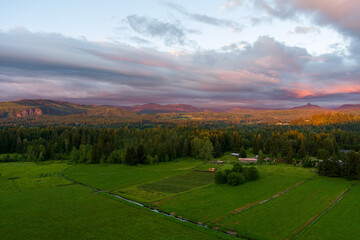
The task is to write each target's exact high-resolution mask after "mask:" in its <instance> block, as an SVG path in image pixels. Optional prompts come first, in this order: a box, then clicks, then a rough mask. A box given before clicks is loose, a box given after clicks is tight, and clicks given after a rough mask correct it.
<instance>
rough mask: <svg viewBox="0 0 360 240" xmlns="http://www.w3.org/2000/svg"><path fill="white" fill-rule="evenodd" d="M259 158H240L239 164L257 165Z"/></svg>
mask: <svg viewBox="0 0 360 240" xmlns="http://www.w3.org/2000/svg"><path fill="white" fill-rule="evenodd" d="M257 160H258V156H255V157H253V158H239V159H238V161H239V163H257Z"/></svg>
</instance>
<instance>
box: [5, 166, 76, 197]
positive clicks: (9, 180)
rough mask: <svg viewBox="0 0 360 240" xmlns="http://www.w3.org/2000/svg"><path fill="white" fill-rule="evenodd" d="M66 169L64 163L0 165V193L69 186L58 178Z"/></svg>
mask: <svg viewBox="0 0 360 240" xmlns="http://www.w3.org/2000/svg"><path fill="white" fill-rule="evenodd" d="M68 167H69V165H67V164H65V163H42V164H35V163H33V162H20V163H18V162H16V163H0V174H1V175H0V193H1V192H19V191H22V190H25V189H36V188H41V187H55V186H57V185H65V184H71V182H70V181H68V180H66V179H64V178H62V177H59V176H61V175H62V172H63V171H64V170H65V169H66V168H68Z"/></svg>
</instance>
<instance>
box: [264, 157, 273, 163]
mask: <svg viewBox="0 0 360 240" xmlns="http://www.w3.org/2000/svg"><path fill="white" fill-rule="evenodd" d="M271 161H272V159H271V158H270V157H267V158H265V159H264V162H271Z"/></svg>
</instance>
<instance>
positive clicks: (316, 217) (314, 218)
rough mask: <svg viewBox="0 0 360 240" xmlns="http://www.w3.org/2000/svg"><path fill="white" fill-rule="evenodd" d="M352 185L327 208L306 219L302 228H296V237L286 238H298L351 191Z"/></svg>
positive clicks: (293, 239)
mask: <svg viewBox="0 0 360 240" xmlns="http://www.w3.org/2000/svg"><path fill="white" fill-rule="evenodd" d="M350 189H351V187H349V188H347V189H346V190H345V191H343V192H342V193H340V195H339V196H337V197H336V198H335V199H334V200H333V201H332V202H331V203H329V204H328V205H327V206H326V208H325V209H324V210H322V211H320V212H318V213H317V214H315V215H314V216H312V217H311V218H310V219H309V220H307V221H306V223H305V224H303V225H302V226H301V227H300V228H298V229H296V230H295V231H294V234H296V235H295V236H294V237H288V238H286V240H290V239H291V240H295V239H297V238H298V237H299V236H300V235H301V234H302V233H303V232H304V231H305V230H306V229H307V228H308V227H310V226H312V225H314V224H315V223H316V222H317V221H318V220H319V219H320V218H321V217H322V216H324V215H325V214H327V213H328V212H329V211H330V210H331V209H332V208H333V207H334V206H335V205H336V204H337V203H339V202H340V201H341V200H342V199H343V198H344V196H345V195H346V194H347V193H348V192H349V191H350Z"/></svg>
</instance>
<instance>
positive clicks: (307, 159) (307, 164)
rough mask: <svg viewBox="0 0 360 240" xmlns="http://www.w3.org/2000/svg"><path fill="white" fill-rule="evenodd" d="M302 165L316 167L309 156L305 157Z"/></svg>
mask: <svg viewBox="0 0 360 240" xmlns="http://www.w3.org/2000/svg"><path fill="white" fill-rule="evenodd" d="M302 166H303V167H304V168H311V167H314V164H313V162H312V161H311V159H309V158H303V159H302Z"/></svg>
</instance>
